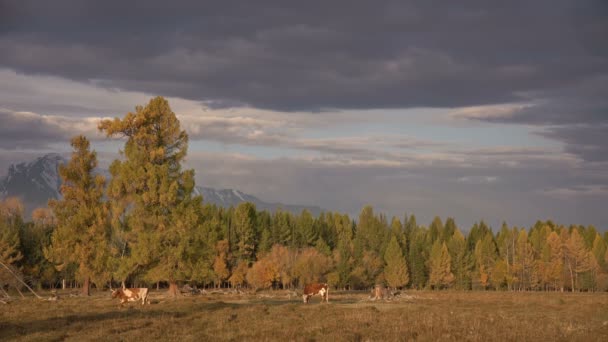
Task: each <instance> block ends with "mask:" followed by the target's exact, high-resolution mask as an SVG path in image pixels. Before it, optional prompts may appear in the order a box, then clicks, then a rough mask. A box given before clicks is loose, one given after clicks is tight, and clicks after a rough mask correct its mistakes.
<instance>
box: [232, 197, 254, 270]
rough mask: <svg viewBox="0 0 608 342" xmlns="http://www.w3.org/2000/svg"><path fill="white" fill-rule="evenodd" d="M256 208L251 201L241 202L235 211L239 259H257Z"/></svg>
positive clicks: (248, 260)
mask: <svg viewBox="0 0 608 342" xmlns="http://www.w3.org/2000/svg"><path fill="white" fill-rule="evenodd" d="M255 222H256V210H255V205H254V204H253V203H250V202H243V203H240V204H239V205H238V206H237V207H236V210H235V211H234V220H233V225H234V229H235V232H236V240H237V241H238V242H237V246H236V247H237V253H236V256H237V259H238V260H245V261H247V262H252V261H254V260H255V250H256V246H257V239H256V233H255V230H256V229H255Z"/></svg>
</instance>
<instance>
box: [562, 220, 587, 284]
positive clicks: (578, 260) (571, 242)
mask: <svg viewBox="0 0 608 342" xmlns="http://www.w3.org/2000/svg"><path fill="white" fill-rule="evenodd" d="M566 264H567V267H568V270H569V272H570V279H571V285H572V292H574V291H576V289H577V284H578V278H579V275H580V274H581V273H583V272H587V271H589V270H590V269H591V266H592V265H591V264H590V255H589V252H588V251H587V249H586V247H585V241H584V240H583V238H582V237H581V235H580V234H579V232H578V230H577V229H573V230H572V232H571V233H570V238H569V239H568V240H567V242H566Z"/></svg>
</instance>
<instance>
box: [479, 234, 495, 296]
mask: <svg viewBox="0 0 608 342" xmlns="http://www.w3.org/2000/svg"><path fill="white" fill-rule="evenodd" d="M496 256H497V252H496V243H495V242H494V239H493V237H492V234H486V235H485V237H484V238H483V239H481V240H478V241H477V243H476V244H475V261H476V273H477V279H476V282H478V283H479V285H480V286H481V287H482V288H483V289H486V288H487V287H488V286H489V285H490V281H491V279H492V278H491V277H492V270H493V269H494V264H495V263H496Z"/></svg>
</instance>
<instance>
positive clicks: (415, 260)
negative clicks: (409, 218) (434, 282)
mask: <svg viewBox="0 0 608 342" xmlns="http://www.w3.org/2000/svg"><path fill="white" fill-rule="evenodd" d="M425 240H426V232H425V230H424V229H423V228H422V227H416V228H415V230H414V231H413V232H412V234H411V239H410V250H409V254H408V257H407V260H408V261H409V262H410V265H409V267H408V269H409V271H410V280H411V282H410V283H411V284H412V287H415V288H418V289H422V288H424V287H425V286H426V282H427V279H428V272H427V268H426V263H427V258H428V252H429V250H428V249H427V248H426V245H425Z"/></svg>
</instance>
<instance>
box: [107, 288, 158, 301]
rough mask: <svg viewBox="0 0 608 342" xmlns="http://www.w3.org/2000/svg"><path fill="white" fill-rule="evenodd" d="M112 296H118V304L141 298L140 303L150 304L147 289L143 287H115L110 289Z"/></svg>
mask: <svg viewBox="0 0 608 342" xmlns="http://www.w3.org/2000/svg"><path fill="white" fill-rule="evenodd" d="M112 298H120V305H123V304H124V303H126V302H135V301H138V300H140V299H141V305H144V304H146V302H147V303H148V304H150V301H149V300H148V289H147V288H145V287H138V288H132V289H126V288H122V289H116V290H113V291H112Z"/></svg>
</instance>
